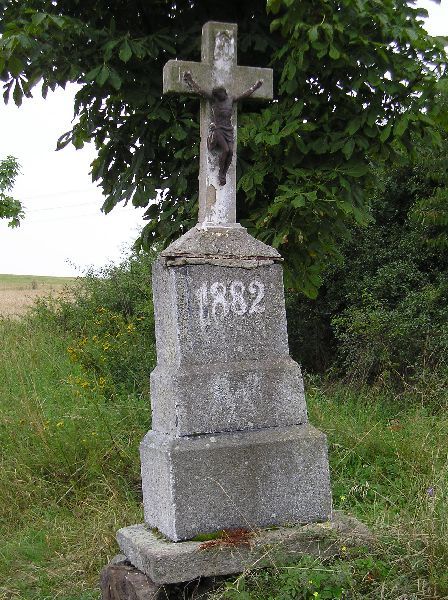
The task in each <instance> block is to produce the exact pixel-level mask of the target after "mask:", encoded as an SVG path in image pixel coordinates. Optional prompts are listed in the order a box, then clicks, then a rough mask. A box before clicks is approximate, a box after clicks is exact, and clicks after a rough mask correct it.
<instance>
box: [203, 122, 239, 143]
mask: <svg viewBox="0 0 448 600" xmlns="http://www.w3.org/2000/svg"><path fill="white" fill-rule="evenodd" d="M218 132H219V133H220V134H221V135H222V137H223V138H224V139H225V140H226V142H227V143H228V144H233V143H234V141H235V136H234V131H233V127H232V126H219V125H215V123H210V128H209V132H208V137H207V144H208V146H209V148H210V147H212V146H214V145H215V134H216V133H218Z"/></svg>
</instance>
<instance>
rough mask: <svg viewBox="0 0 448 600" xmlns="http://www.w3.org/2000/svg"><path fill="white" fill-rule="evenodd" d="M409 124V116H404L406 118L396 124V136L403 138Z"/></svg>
mask: <svg viewBox="0 0 448 600" xmlns="http://www.w3.org/2000/svg"><path fill="white" fill-rule="evenodd" d="M408 124H409V117H408V116H407V115H404V117H402V118H401V119H400V120H399V121H397V123H396V124H395V127H394V135H395V136H397V137H401V136H402V135H403V133H404V132H405V131H406V129H407V127H408Z"/></svg>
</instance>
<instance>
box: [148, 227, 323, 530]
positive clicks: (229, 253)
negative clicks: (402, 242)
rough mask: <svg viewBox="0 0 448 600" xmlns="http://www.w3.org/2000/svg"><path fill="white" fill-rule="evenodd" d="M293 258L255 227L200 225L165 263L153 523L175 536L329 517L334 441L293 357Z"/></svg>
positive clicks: (159, 310) (158, 296)
mask: <svg viewBox="0 0 448 600" xmlns="http://www.w3.org/2000/svg"><path fill="white" fill-rule="evenodd" d="M280 261H281V258H280V256H279V254H278V253H277V251H276V250H274V249H273V248H271V247H269V246H266V245H265V244H263V243H261V242H259V241H257V240H255V239H254V238H252V237H251V236H250V235H249V234H248V233H247V232H246V231H245V230H244V229H243V228H241V227H239V228H214V229H211V230H203V229H202V230H201V229H197V228H194V229H192V230H191V231H190V232H188V233H187V234H186V235H185V236H183V238H180V240H177V241H176V242H175V243H174V244H172V245H171V246H170V247H169V248H167V249H166V250H165V251H164V252H162V254H161V255H160V257H159V259H158V260H157V262H156V264H155V266H154V272H153V289H154V307H155V319H156V340H157V360H158V362H157V367H156V369H155V370H154V371H153V373H152V375H151V400H152V411H153V430H152V431H150V432H149V433H148V434H147V435H146V436H145V438H144V440H143V442H142V444H141V464H142V484H143V500H144V511H145V521H146V523H147V524H148V525H149V526H150V527H155V528H157V529H158V530H159V531H160V532H162V533H163V534H164V535H166V536H167V537H168V538H170V539H171V540H173V541H178V540H184V539H188V538H192V537H194V536H195V535H197V534H200V533H209V532H213V531H217V530H220V529H223V528H239V527H243V528H246V529H252V528H256V527H265V526H269V525H284V524H286V523H308V522H315V521H326V520H328V519H329V518H330V516H331V494H330V481H329V472H328V459H327V444H326V439H325V436H324V435H323V434H322V433H320V432H318V431H317V430H316V429H314V428H313V427H311V426H310V425H309V424H308V423H307V413H306V403H305V397H304V392H303V383H302V377H301V373H300V368H299V366H298V365H297V364H296V363H295V362H294V361H293V360H292V359H291V358H290V356H289V352H288V342H287V331H286V315H285V305H284V294H283V281H282V269H281V265H280V264H279V263H280Z"/></svg>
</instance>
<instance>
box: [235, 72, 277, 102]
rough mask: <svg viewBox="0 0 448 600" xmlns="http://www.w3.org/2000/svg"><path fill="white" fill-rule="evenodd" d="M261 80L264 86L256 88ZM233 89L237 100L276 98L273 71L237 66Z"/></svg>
mask: <svg viewBox="0 0 448 600" xmlns="http://www.w3.org/2000/svg"><path fill="white" fill-rule="evenodd" d="M260 80H262V81H263V83H262V85H261V86H260V87H259V88H255V87H254V86H255V84H256V82H257V81H260ZM232 88H233V90H232V91H233V96H234V97H235V98H236V99H243V98H253V99H254V100H272V98H273V96H274V94H273V76H272V69H263V68H259V67H240V66H237V67H236V69H235V72H234V81H233V86H232Z"/></svg>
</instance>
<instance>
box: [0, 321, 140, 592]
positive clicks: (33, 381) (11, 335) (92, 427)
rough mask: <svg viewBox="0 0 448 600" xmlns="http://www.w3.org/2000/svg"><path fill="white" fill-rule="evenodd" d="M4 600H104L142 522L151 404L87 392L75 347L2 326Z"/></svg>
mask: <svg viewBox="0 0 448 600" xmlns="http://www.w3.org/2000/svg"><path fill="white" fill-rule="evenodd" d="M0 336H1V338H2V345H1V348H0V381H1V382H2V386H1V387H2V389H1V395H0V445H1V447H2V454H1V459H0V460H1V469H0V530H1V539H2V547H1V549H0V598H1V599H2V600H3V599H4V600H6V599H8V600H9V599H10V598H14V599H16V598H17V599H22V598H23V599H25V598H26V599H33V600H34V599H36V600H37V599H39V600H44V599H47V598H48V599H50V598H51V599H53V598H60V599H63V600H75V599H76V600H81V599H83V600H84V599H86V600H87V599H90V598H97V597H98V592H97V591H96V584H97V580H98V575H99V572H100V569H101V568H102V566H104V564H105V562H106V561H107V560H108V559H109V558H110V557H111V556H112V555H113V554H114V553H116V548H115V543H114V535H115V531H116V530H117V528H119V527H121V526H123V525H126V524H132V523H135V522H138V521H141V519H142V514H141V510H140V498H139V465H138V459H137V457H138V443H139V440H140V438H141V437H142V436H143V433H144V431H145V430H146V429H147V428H148V423H149V403H148V402H147V401H144V400H141V399H139V398H136V397H128V398H126V399H123V401H122V402H120V403H116V404H114V405H110V404H107V403H106V400H105V398H103V397H102V396H101V395H99V394H96V395H95V394H94V393H92V392H90V391H86V390H85V389H84V388H83V387H82V378H83V373H82V372H81V371H80V370H79V368H78V367H77V366H76V365H74V364H73V363H71V362H70V361H69V358H68V353H67V346H68V344H69V340H68V339H64V338H63V337H62V336H61V335H60V334H59V335H58V334H57V333H56V332H55V331H51V330H48V328H47V327H43V326H40V325H39V324H38V323H37V322H36V321H9V320H3V321H0Z"/></svg>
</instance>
